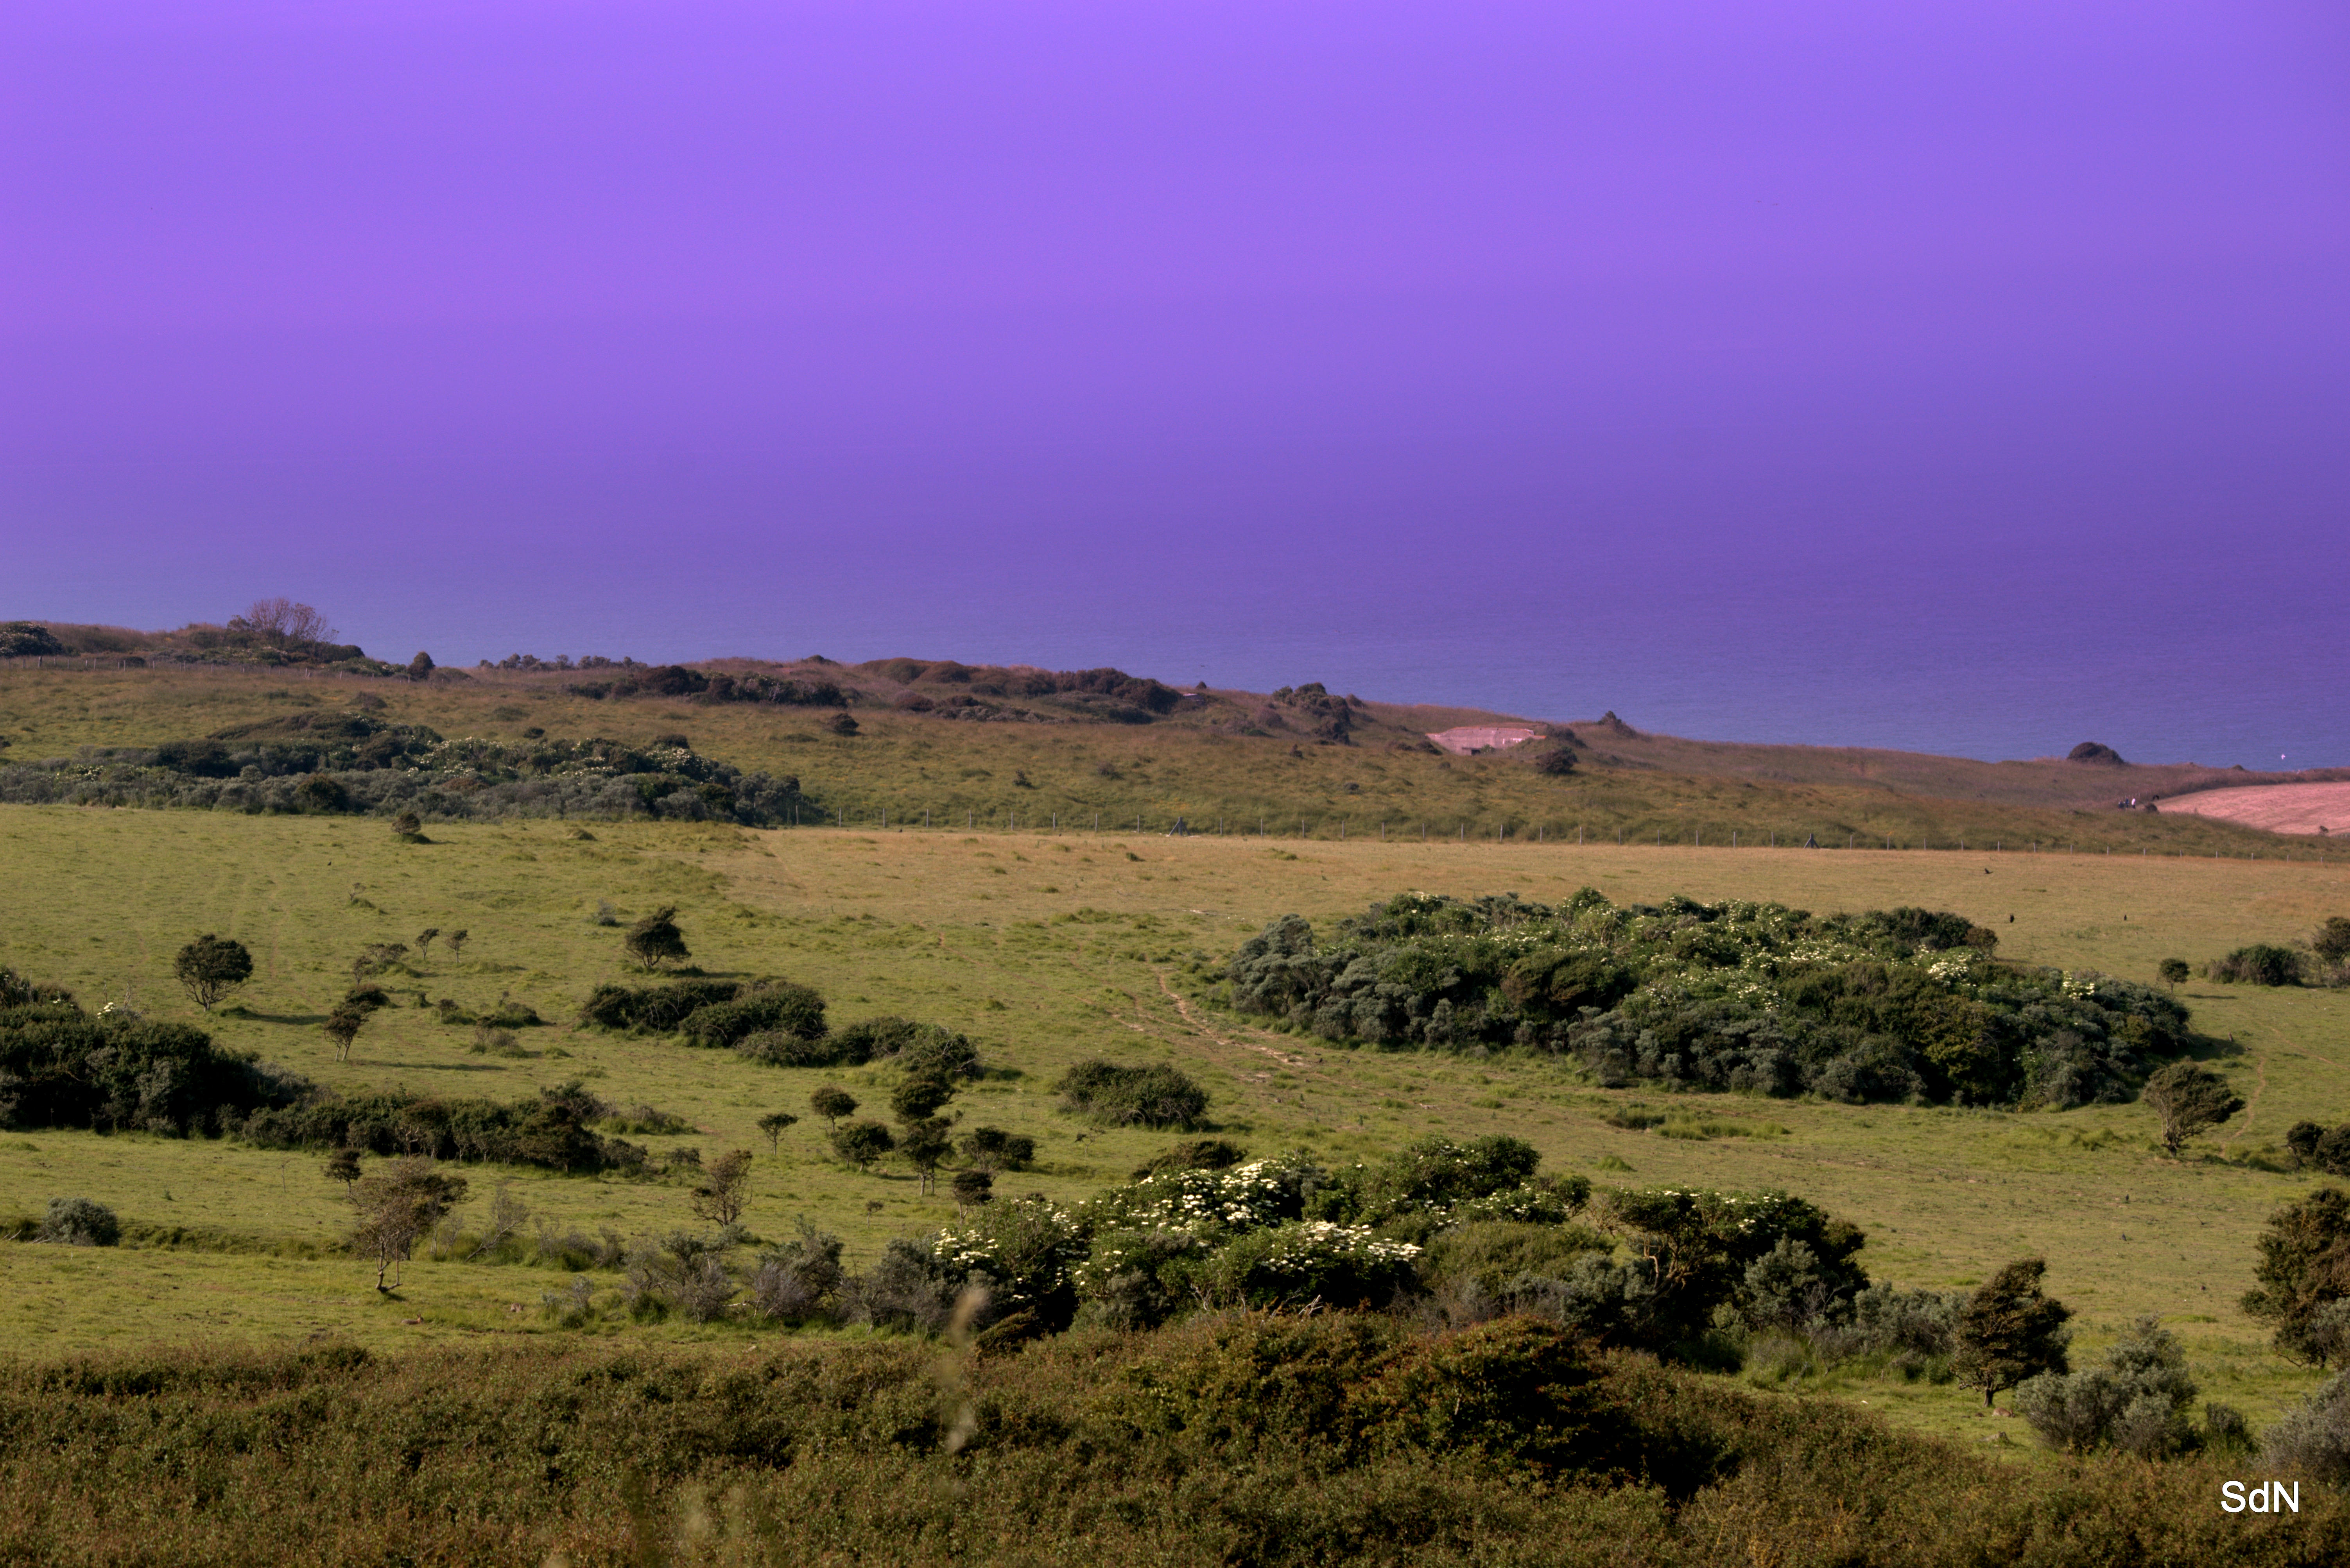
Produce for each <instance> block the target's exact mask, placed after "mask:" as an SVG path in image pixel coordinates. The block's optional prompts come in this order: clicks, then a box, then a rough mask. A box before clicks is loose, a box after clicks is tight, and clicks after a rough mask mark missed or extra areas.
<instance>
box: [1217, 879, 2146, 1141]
mask: <svg viewBox="0 0 2350 1568" xmlns="http://www.w3.org/2000/svg"><path fill="white" fill-rule="evenodd" d="M1994 945H1995V939H1994V938H1993V937H1992V935H1991V932H1989V931H1988V930H1984V929H1981V928H1979V927H1975V926H1972V925H1970V923H1969V922H1968V921H1967V920H1966V919H1965V918H1964V917H1962V916H1958V915H1951V914H1943V913H1937V912H1934V911H1929V910H1925V909H1893V910H1887V911H1879V912H1875V913H1870V914H1864V915H1849V916H1827V917H1822V916H1814V915H1810V914H1807V913H1805V912H1804V911H1802V910H1798V909H1786V908H1784V907H1783V906H1780V905H1776V904H1750V903H1736V902H1732V903H1721V904H1700V903H1698V902H1695V901H1694V900H1691V899H1688V898H1673V899H1670V900H1668V901H1667V902H1666V903H1665V904H1663V905H1662V906H1648V905H1632V906H1629V907H1627V908H1622V909H1618V908H1617V907H1616V906H1614V905H1612V904H1610V903H1609V902H1608V901H1607V899H1606V898H1603V897H1602V896H1601V895H1600V894H1598V893H1596V892H1594V891H1592V890H1590V889H1588V888H1586V889H1585V890H1584V891H1582V892H1580V893H1578V894H1576V895H1575V897H1574V898H1571V899H1569V900H1568V901H1567V902H1565V903H1564V904H1561V905H1559V906H1557V907H1556V908H1550V907H1546V906H1544V905H1540V904H1532V903H1525V902H1522V901H1520V900H1519V899H1517V898H1514V897H1509V898H1482V899H1478V900H1476V901H1474V902H1462V901H1459V900H1455V899H1451V898H1440V897H1435V896H1432V895H1428V894H1420V893H1409V894H1402V895H1399V896H1398V897H1396V898H1392V899H1390V900H1388V902H1387V903H1385V904H1383V905H1379V906H1377V907H1375V908H1374V909H1372V910H1371V911H1370V912H1369V913H1368V914H1367V915H1365V916H1362V917H1360V918H1358V919H1351V920H1348V921H1347V922H1346V923H1345V924H1344V925H1343V926H1342V927H1341V928H1340V931H1339V934H1338V937H1337V940H1336V941H1335V942H1332V943H1329V944H1327V945H1324V944H1320V943H1317V942H1316V940H1315V934H1314V930H1313V928H1312V927H1311V926H1310V925H1308V924H1307V923H1306V922H1305V920H1303V919H1298V918H1297V917H1296V916H1295V915H1292V916H1286V917H1284V918H1283V919H1280V920H1278V921H1275V922H1274V924H1272V925H1270V926H1268V927H1266V928H1265V929H1264V930H1263V932H1262V933H1260V934H1259V935H1257V936H1255V937H1253V938H1251V939H1250V940H1248V941H1247V942H1246V943H1245V944H1243V946H1242V948H1241V949H1240V950H1239V952H1238V953H1237V954H1236V955H1234V957H1233V959H1232V962H1231V964H1230V966H1229V969H1228V971H1227V978H1228V979H1229V981H1230V999H1231V1002H1232V1005H1233V1006H1234V1007H1235V1008H1237V1009H1239V1010H1241V1011H1243V1012H1255V1013H1270V1014H1272V1015H1274V1016H1275V1017H1277V1018H1280V1019H1282V1020H1284V1021H1285V1022H1286V1023H1289V1024H1290V1025H1291V1026H1292V1027H1295V1028H1298V1029H1305V1030H1311V1031H1313V1032H1314V1033H1317V1034H1320V1035H1322V1036H1324V1037H1325V1038H1326V1039H1330V1040H1336V1041H1342V1042H1361V1043H1365V1044H1378V1045H1384V1046H1391V1047H1392V1046H1412V1045H1418V1046H1425V1047H1429V1048H1433V1049H1445V1050H1476V1049H1494V1048H1500V1047H1504V1046H1513V1045H1514V1046H1520V1047H1525V1048H1529V1049H1533V1050H1537V1051H1544V1052H1550V1053H1555V1054H1565V1055H1570V1056H1574V1057H1577V1058H1579V1059H1581V1060H1582V1061H1583V1062H1584V1063H1585V1064H1587V1065H1588V1066H1589V1067H1590V1068H1591V1069H1592V1070H1593V1071H1594V1072H1595V1073H1596V1074H1597V1075H1599V1077H1600V1079H1601V1081H1602V1082H1604V1083H1607V1084H1609V1085H1620V1084H1624V1083H1627V1082H1629V1081H1631V1080H1634V1079H1650V1080H1659V1081H1662V1082H1664V1083H1666V1084H1668V1085H1690V1086H1692V1087H1703V1088H1711V1089H1739V1090H1751V1091H1754V1092H1758V1093H1763V1094H1771V1095H1791V1094H1797V1093H1812V1094H1817V1095H1822V1096H1827V1097H1830V1098H1834V1099H1839V1100H1847V1101H1862V1100H1887V1099H1907V1098H1913V1097H1914V1098H1922V1099H1926V1100H1931V1101H1937V1102H1941V1101H1951V1102H1957V1103H1961V1104H1970V1105H2044V1106H2074V1105H2081V1104H2085V1103H2091V1102H2100V1101H2117V1100H2122V1099H2126V1097H2127V1096H2128V1094H2129V1085H2130V1083H2131V1080H2132V1079H2133V1078H2135V1077H2136V1076H2137V1075H2140V1074H2141V1073H2143V1072H2144V1071H2145V1070H2146V1068H2147V1065H2148V1064H2150V1062H2151V1060H2152V1059H2154V1058H2158V1057H2163V1056H2168V1055H2171V1054H2177V1053H2178V1051H2180V1050H2182V1049H2184V1047H2185V1046H2186V1044H2187V1043H2188V1040H2189V1033H2188V1027H2187V1012H2186V1010H2185V1009H2184V1008H2183V1007H2181V1006H2180V1005H2179V1004H2178V1003H2177V1002H2174V1001H2172V1000H2170V999H2169V998H2168V997H2167V996H2165V995H2163V994H2162V993H2161V992H2157V991H2154V990H2152V989H2150V988H2148V987H2145V986H2139V985H2134V984H2131V983H2129V982H2128V981H2117V980H2112V979H2108V978H2106V977H2103V976H2075V975H2071V974H2065V973H2062V972H2059V971H2054V970H2039V969H2026V968H2022V967H2021V966H2017V965H2012V964H2002V963H1999V962H1996V961H1993V960H1992V959H1991V956H1990V955H1991V948H1992V947H1993V946H1994Z"/></svg>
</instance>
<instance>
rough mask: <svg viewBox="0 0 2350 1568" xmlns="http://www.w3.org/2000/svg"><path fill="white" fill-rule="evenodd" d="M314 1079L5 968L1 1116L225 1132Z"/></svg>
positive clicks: (42, 1123)
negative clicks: (100, 1006) (105, 1009)
mask: <svg viewBox="0 0 2350 1568" xmlns="http://www.w3.org/2000/svg"><path fill="white" fill-rule="evenodd" d="M310 1087H311V1086H310V1085H309V1084H308V1083H307V1082H306V1081H304V1080H303V1079H300V1078H297V1077H295V1076H294V1075H290V1074H286V1073H283V1072H280V1071H279V1070H277V1069H276V1068H274V1067H270V1066H267V1065H265V1064H263V1063H261V1062H259V1061H256V1060H255V1058H253V1057H251V1056H249V1055H240V1054H235V1053H232V1052H226V1051H223V1050H221V1049H220V1048H219V1047H218V1046H217V1045H215V1044H213V1038H212V1036H211V1035H209V1034H206V1033H204V1032H203V1030H201V1029H197V1028H193V1027H192V1026H190V1025H188V1024H184V1023H158V1022H154V1021H152V1020H149V1019H143V1018H138V1017H133V1016H130V1015H128V1014H122V1013H115V1014H106V1013H97V1014H93V1013H89V1012H84V1011H83V1010H82V1009H81V1008H80V1007H79V1006H78V1004H77V1003H76V1002H74V1001H73V999H72V997H71V996H70V995H69V994H68V992H63V991H61V990H58V989H57V988H56V987H54V986H43V985H37V984H35V983H34V982H32V981H26V980H24V979H22V978H21V977H19V976H17V975H16V974H15V973H13V972H11V971H7V970H5V969H0V1123H10V1124H14V1125H16V1126H20V1127H91V1128H96V1129H99V1130H102V1131H104V1130H113V1129H117V1128H129V1129H137V1130H140V1131H147V1132H161V1133H171V1134H175V1135H181V1134H192V1133H220V1132H224V1131H227V1130H230V1129H232V1128H233V1127H235V1126H236V1125H237V1124H238V1123H239V1122H241V1121H242V1120H244V1117H246V1116H249V1115H252V1114H254V1113H255V1112H260V1111H265V1110H267V1109H269V1108H271V1107H274V1106H286V1105H290V1104H292V1103H293V1102H295V1101H296V1100H298V1099H300V1098H301V1097H302V1096H305V1095H306V1094H307V1093H309V1092H310Z"/></svg>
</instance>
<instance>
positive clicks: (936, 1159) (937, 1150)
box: [898, 1116, 954, 1193]
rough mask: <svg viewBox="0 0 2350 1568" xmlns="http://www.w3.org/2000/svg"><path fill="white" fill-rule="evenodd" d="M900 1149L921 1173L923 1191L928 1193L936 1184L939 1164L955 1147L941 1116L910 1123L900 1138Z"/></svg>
mask: <svg viewBox="0 0 2350 1568" xmlns="http://www.w3.org/2000/svg"><path fill="white" fill-rule="evenodd" d="M898 1147H899V1152H901V1153H903V1154H904V1155H905V1157H906V1158H907V1161H908V1162H909V1163H910V1164H911V1165H912V1166H913V1168H915V1170H916V1171H918V1172H920V1175H921V1178H922V1191H923V1192H925V1193H928V1192H929V1191H930V1190H931V1187H932V1186H933V1185H934V1184H935V1183H936V1181H937V1179H938V1173H939V1164H940V1162H941V1161H942V1160H944V1159H945V1158H946V1157H947V1156H948V1155H949V1154H950V1153H951V1152H952V1150H953V1147H954V1145H953V1143H952V1141H951V1139H949V1137H947V1124H946V1122H945V1120H944V1119H943V1118H941V1117H939V1116H930V1117H927V1118H925V1119H924V1120H921V1121H918V1122H910V1123H908V1124H907V1125H906V1130H905V1131H904V1132H903V1133H902V1134H900V1135H899V1138H898Z"/></svg>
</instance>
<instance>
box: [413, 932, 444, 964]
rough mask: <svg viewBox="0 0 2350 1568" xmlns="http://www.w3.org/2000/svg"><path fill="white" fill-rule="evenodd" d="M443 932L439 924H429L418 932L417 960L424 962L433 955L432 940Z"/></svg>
mask: <svg viewBox="0 0 2350 1568" xmlns="http://www.w3.org/2000/svg"><path fill="white" fill-rule="evenodd" d="M440 934H441V928H440V927H438V926H427V927H425V928H424V929H422V930H421V931H419V932H417V933H416V961H417V962H419V963H421V962H423V961H425V960H426V959H429V958H431V957H432V940H433V939H434V938H435V937H438V936H439V935H440Z"/></svg>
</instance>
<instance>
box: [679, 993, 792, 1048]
mask: <svg viewBox="0 0 2350 1568" xmlns="http://www.w3.org/2000/svg"><path fill="white" fill-rule="evenodd" d="M677 1028H678V1033H681V1034H682V1035H684V1036H685V1037H686V1039H687V1040H688V1041H690V1042H691V1043H692V1044H696V1045H707V1046H712V1047H715V1048H725V1047H731V1046H734V1045H738V1044H741V1043H742V1042H743V1040H744V1039H745V1038H746V1037H748V1036H750V1035H753V1034H763V1033H764V1034H788V1035H791V1036H792V1037H794V1038H795V1039H801V1040H820V1039H822V1038H823V1037H824V1033H825V1025H824V998H822V997H820V996H818V995H817V994H816V992H814V991H812V990H810V989H809V988H808V987H806V986H805V985H794V984H793V983H792V982H791V981H782V980H772V981H754V982H753V983H752V984H749V985H746V986H744V987H743V989H742V990H741V991H740V992H737V993H736V994H735V995H734V996H733V997H732V998H730V999H729V1000H727V1001H724V1002H705V1003H703V1004H702V1006H700V1007H697V1008H695V1009H694V1010H693V1011H692V1012H689V1013H687V1014H686V1015H685V1018H684V1020H683V1021H682V1022H681V1023H679V1024H678V1026H677Z"/></svg>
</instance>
